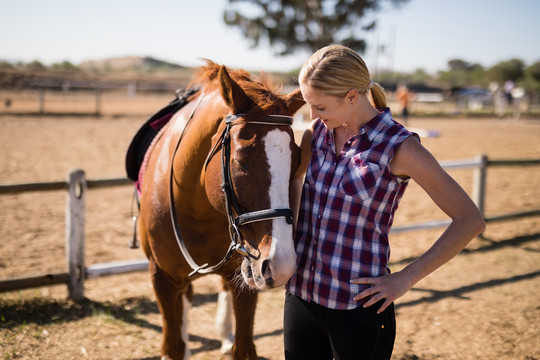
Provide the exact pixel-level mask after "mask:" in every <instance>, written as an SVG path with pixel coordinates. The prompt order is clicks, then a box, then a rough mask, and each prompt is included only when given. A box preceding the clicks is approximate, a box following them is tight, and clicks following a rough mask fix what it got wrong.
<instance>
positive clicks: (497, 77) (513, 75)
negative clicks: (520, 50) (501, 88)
mask: <svg viewBox="0 0 540 360" xmlns="http://www.w3.org/2000/svg"><path fill="white" fill-rule="evenodd" d="M524 73H525V64H524V63H523V61H522V60H520V59H511V60H507V61H501V62H499V63H497V64H495V66H493V67H492V68H491V69H489V78H490V79H491V80H493V81H497V82H500V83H502V82H505V81H506V80H512V81H513V82H516V83H517V82H518V81H519V80H521V79H523V76H524Z"/></svg>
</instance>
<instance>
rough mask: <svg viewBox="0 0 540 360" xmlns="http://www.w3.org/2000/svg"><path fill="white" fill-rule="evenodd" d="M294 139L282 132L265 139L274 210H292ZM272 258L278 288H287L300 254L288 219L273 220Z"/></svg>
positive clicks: (271, 201) (271, 134)
mask: <svg viewBox="0 0 540 360" xmlns="http://www.w3.org/2000/svg"><path fill="white" fill-rule="evenodd" d="M290 142H291V137H290V135H289V134H288V133H287V132H285V131H281V130H277V129H276V130H272V131H270V132H268V134H266V136H265V138H264V143H265V152H266V157H267V159H268V165H269V167H270V178H271V180H270V189H269V196H270V207H271V208H273V209H277V208H289V206H290V205H289V179H290V176H291V156H292V154H291V149H290ZM269 259H270V260H271V262H270V267H271V271H272V276H273V278H274V280H275V281H276V285H279V286H281V285H283V284H284V283H285V282H286V281H287V280H288V279H289V277H290V276H291V274H292V273H293V271H294V269H295V266H296V260H295V259H296V255H295V251H294V243H293V238H292V225H290V224H288V223H287V222H286V220H285V219H275V220H272V247H271V250H270V255H269Z"/></svg>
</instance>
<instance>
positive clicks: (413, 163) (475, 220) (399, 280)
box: [351, 137, 485, 312]
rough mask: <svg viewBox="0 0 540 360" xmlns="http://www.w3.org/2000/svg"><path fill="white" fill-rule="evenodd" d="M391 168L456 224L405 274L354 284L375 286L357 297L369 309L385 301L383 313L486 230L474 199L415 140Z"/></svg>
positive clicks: (403, 146) (408, 141)
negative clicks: (378, 302) (418, 189)
mask: <svg viewBox="0 0 540 360" xmlns="http://www.w3.org/2000/svg"><path fill="white" fill-rule="evenodd" d="M390 166H391V170H392V173H393V174H394V175H398V176H409V177H411V178H412V179H413V180H414V181H416V182H417V183H418V185H420V186H421V187H422V188H423V189H424V190H425V191H426V193H427V194H428V195H429V196H430V197H431V199H432V200H433V201H434V202H435V204H436V205H437V206H438V207H439V208H440V209H441V210H442V211H444V212H445V213H446V214H447V215H448V216H449V217H450V218H451V219H452V222H451V224H450V225H449V226H448V228H447V229H446V231H445V232H444V233H443V234H442V235H441V236H440V237H439V239H438V240H437V241H436V242H435V243H434V244H433V246H432V247H431V248H430V249H429V250H427V251H426V252H425V253H424V254H423V255H422V256H420V257H419V258H418V259H416V260H415V261H414V262H412V263H411V264H409V265H407V266H406V267H405V268H404V269H402V270H401V271H399V272H396V273H394V274H391V275H387V276H383V277H379V278H361V279H354V280H352V281H351V282H353V283H358V284H370V285H371V286H370V287H369V288H367V289H366V290H364V291H363V292H361V293H360V294H358V295H357V296H356V297H355V300H359V299H363V298H369V300H368V301H367V302H366V303H365V304H364V306H365V307H368V306H371V305H373V304H374V303H376V302H377V301H379V300H381V299H383V298H384V299H385V302H384V304H383V305H382V306H381V308H380V309H379V312H381V311H383V310H384V309H385V308H386V307H387V306H388V305H390V304H391V303H392V302H393V301H394V300H396V299H397V298H399V297H400V296H402V295H403V294H405V293H406V292H407V291H408V290H409V289H411V288H412V287H413V285H414V284H416V283H417V282H418V281H420V280H421V279H423V278H424V277H425V276H427V275H428V274H430V273H431V272H433V271H434V270H435V269H437V268H439V267H440V266H441V265H443V264H444V263H446V262H448V261H449V260H450V259H452V258H453V257H454V256H456V255H457V254H458V253H459V252H460V251H461V250H462V249H463V248H464V247H465V246H466V245H467V244H468V243H469V242H470V241H471V240H472V239H473V238H474V237H476V236H477V235H478V234H480V233H481V232H482V231H484V229H485V223H484V219H483V218H482V215H481V214H480V212H479V210H478V208H477V207H476V205H475V204H474V203H473V201H472V200H471V198H470V197H469V196H468V195H467V193H466V192H465V191H464V190H463V189H462V188H461V187H460V186H459V185H458V183H457V182H456V181H455V180H454V179H452V178H451V177H450V176H449V175H448V174H447V173H446V171H444V170H443V169H442V167H441V166H440V165H439V163H438V162H437V160H436V159H435V158H434V157H433V155H431V153H430V152H429V151H428V150H426V149H425V148H424V147H423V146H422V145H421V144H420V142H419V141H418V140H417V139H415V138H414V137H409V138H407V139H406V140H405V141H404V142H403V143H402V144H401V146H400V147H399V148H398V150H397V152H396V154H395V156H394V158H393V159H392V161H391V163H390Z"/></svg>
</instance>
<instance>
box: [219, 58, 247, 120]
mask: <svg viewBox="0 0 540 360" xmlns="http://www.w3.org/2000/svg"><path fill="white" fill-rule="evenodd" d="M218 77H219V89H220V92H221V97H222V98H223V101H225V104H227V106H228V107H229V109H231V111H232V113H233V114H239V113H242V112H244V111H246V110H247V109H248V108H249V106H250V105H251V103H252V101H251V99H250V98H249V97H248V96H247V95H246V93H245V92H244V90H243V89H242V88H241V87H240V85H238V84H237V83H236V81H234V80H233V79H232V78H231V76H230V75H229V72H228V71H227V68H226V67H225V66H223V65H221V67H220V68H219V74H218Z"/></svg>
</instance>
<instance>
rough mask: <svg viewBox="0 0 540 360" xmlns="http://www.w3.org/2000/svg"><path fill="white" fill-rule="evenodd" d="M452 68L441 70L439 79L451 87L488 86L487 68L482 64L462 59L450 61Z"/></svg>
mask: <svg viewBox="0 0 540 360" xmlns="http://www.w3.org/2000/svg"><path fill="white" fill-rule="evenodd" d="M448 67H449V68H450V70H448V71H441V72H439V80H440V81H442V82H444V83H446V84H447V86H448V87H449V88H451V89H453V88H460V87H466V86H486V85H487V84H486V80H485V70H484V68H483V67H482V65H480V64H471V63H469V62H468V61H465V60H461V59H452V60H450V61H448Z"/></svg>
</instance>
